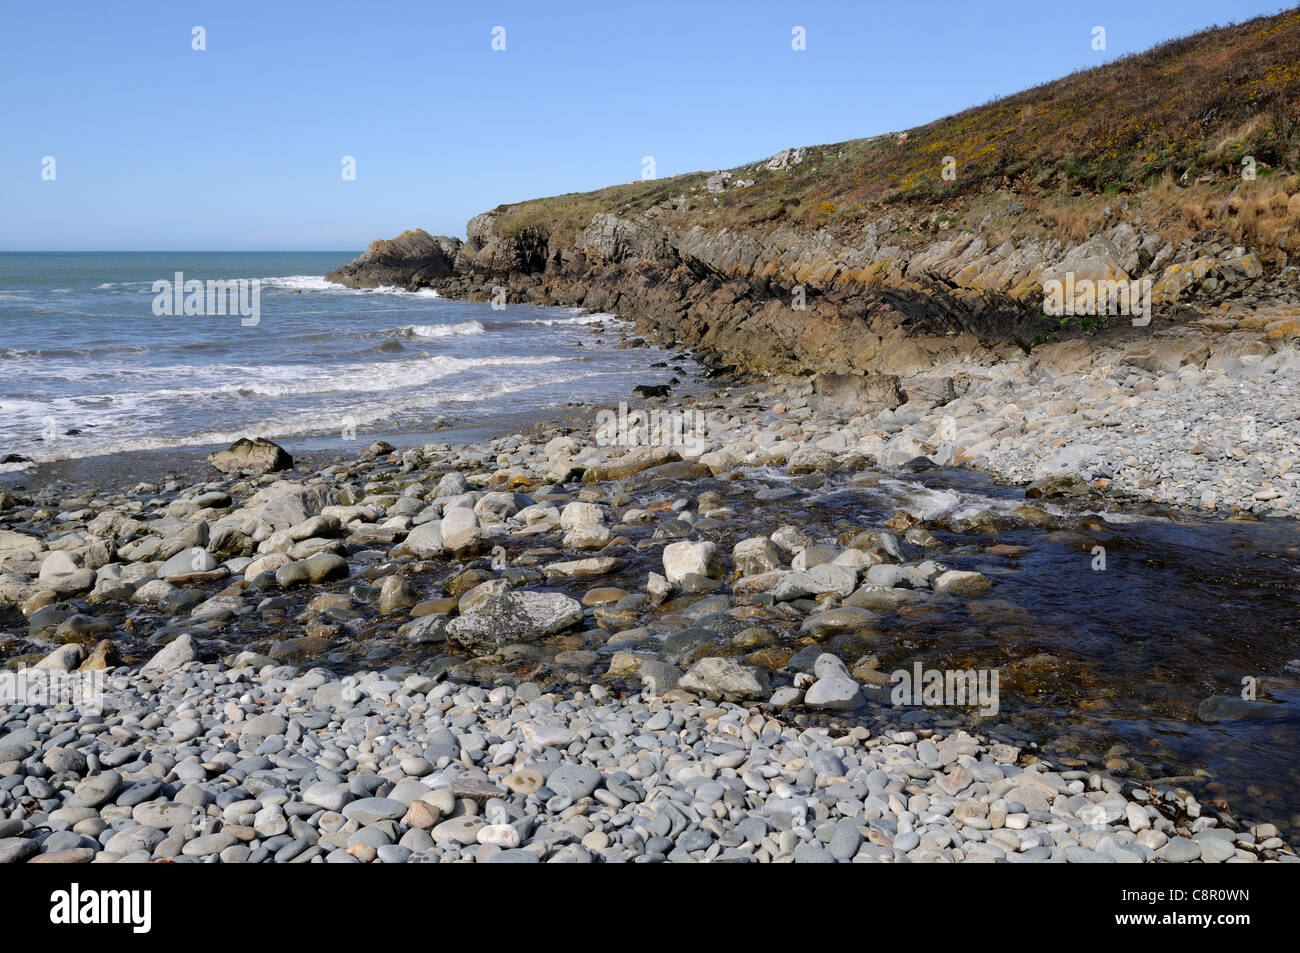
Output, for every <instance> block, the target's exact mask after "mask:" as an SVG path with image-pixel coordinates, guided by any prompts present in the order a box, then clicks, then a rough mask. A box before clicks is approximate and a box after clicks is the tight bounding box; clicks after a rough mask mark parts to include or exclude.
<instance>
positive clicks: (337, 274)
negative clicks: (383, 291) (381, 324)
mask: <svg viewBox="0 0 1300 953" xmlns="http://www.w3.org/2000/svg"><path fill="white" fill-rule="evenodd" d="M460 246H461V241H460V239H459V238H449V237H447V236H446V235H430V234H429V233H428V232H426V231H425V230H424V229H422V228H416V229H410V230H408V231H405V232H402V234H400V235H398V236H397V237H396V238H388V239H384V238H378V239H375V240H374V241H373V242H371V243H370V247H369V248H367V249H366V250H365V251H364V252H362V253H361V255H359V256H358V257H357V258H355V259H353V260H352V261H350V262H349V263H348V264H346V265H344V266H342V267H341V268H338V269H336V270H334V271H331V272H330V273H329V274H328V275H326V276H325V280H326V281H332V282H335V283H336V284H340V285H345V286H346V287H348V288H374V287H378V286H380V285H396V286H397V287H400V288H408V289H415V288H420V287H424V286H425V285H428V284H429V282H430V281H434V280H436V279H438V278H445V277H447V276H448V275H450V274H451V273H452V270H453V266H454V263H455V261H456V253H457V252H458V251H460Z"/></svg>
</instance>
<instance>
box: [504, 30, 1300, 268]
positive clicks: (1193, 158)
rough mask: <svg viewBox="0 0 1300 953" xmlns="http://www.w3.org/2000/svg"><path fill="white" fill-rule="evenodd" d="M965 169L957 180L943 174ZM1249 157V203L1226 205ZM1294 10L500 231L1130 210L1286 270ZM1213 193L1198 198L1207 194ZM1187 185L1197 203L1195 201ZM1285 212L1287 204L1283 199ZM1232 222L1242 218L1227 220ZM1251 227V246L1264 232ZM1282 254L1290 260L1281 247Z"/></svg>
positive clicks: (914, 222) (537, 215)
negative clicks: (1245, 246)
mask: <svg viewBox="0 0 1300 953" xmlns="http://www.w3.org/2000/svg"><path fill="white" fill-rule="evenodd" d="M949 156H951V157H952V158H953V159H955V160H956V169H957V177H956V179H955V181H948V180H945V179H944V178H943V177H942V175H941V171H942V168H943V165H944V162H945V158H946V157H949ZM1246 156H1253V157H1254V159H1255V161H1256V163H1257V170H1258V176H1259V179H1258V181H1257V182H1256V183H1254V184H1253V185H1254V186H1255V187H1257V189H1258V195H1257V196H1255V197H1254V198H1253V199H1252V198H1251V197H1249V196H1247V197H1246V198H1244V199H1243V198H1241V197H1237V198H1236V199H1235V207H1233V208H1229V207H1228V206H1227V205H1226V204H1225V203H1226V201H1227V199H1228V196H1229V194H1230V193H1231V192H1232V190H1233V189H1234V188H1235V187H1236V186H1238V185H1240V184H1241V175H1240V172H1241V163H1242V159H1243V158H1244V157H1246ZM1298 168H1300V10H1296V9H1293V10H1290V11H1287V12H1285V13H1282V14H1278V15H1276V16H1273V17H1265V18H1260V19H1256V20H1252V21H1249V22H1247V23H1244V24H1240V25H1237V26H1231V27H1224V28H1214V29H1210V30H1205V31H1203V32H1201V33H1197V34H1194V35H1192V36H1188V37H1185V38H1183V39H1179V40H1174V41H1171V42H1169V43H1165V44H1163V45H1161V46H1159V47H1156V48H1154V49H1152V50H1149V51H1147V52H1145V53H1141V54H1137V55H1134V56H1130V57H1127V58H1125V59H1122V60H1119V61H1117V62H1114V63H1111V64H1108V65H1106V66H1101V67H1098V68H1096V69H1090V70H1085V71H1081V72H1078V73H1074V74H1072V75H1070V76H1067V77H1065V78H1063V79H1059V80H1056V81H1054V82H1051V83H1047V84H1044V85H1042V86H1039V87H1036V88H1034V89H1029V90H1025V91H1024V92H1021V93H1017V94H1016V95H1014V96H1010V97H1007V98H1005V99H1001V100H997V101H996V102H992V103H989V104H986V105H983V106H977V107H975V108H972V109H967V110H965V111H963V112H960V113H958V114H956V115H954V116H949V117H947V118H945V119H940V120H938V121H936V122H932V123H930V124H928V125H926V126H922V127H920V128H917V129H911V130H908V131H907V133H906V136H905V138H904V137H903V136H902V135H901V134H891V135H888V136H877V137H874V138H870V139H855V140H851V141H849V142H843V143H838V144H833V145H823V146H813V147H811V148H809V149H808V150H807V154H806V156H805V158H804V160H803V162H802V163H800V164H799V165H797V166H794V167H792V168H790V169H788V170H783V171H770V170H767V169H765V168H763V167H762V164H761V163H756V164H754V165H750V166H744V167H742V168H740V169H737V170H734V171H735V173H736V176H737V178H741V179H746V180H750V179H752V180H753V181H754V184H753V185H752V186H750V187H748V188H729V189H727V191H726V192H725V193H724V194H722V195H713V194H709V193H708V192H707V191H706V190H705V187H704V182H705V179H706V178H707V173H703V172H698V173H691V174H688V175H680V176H676V177H673V178H669V179H657V180H650V181H647V182H635V183H631V184H627V185H617V186H612V187H610V188H605V189H600V190H597V191H594V192H585V193H571V194H568V195H560V196H555V197H551V198H544V199H535V200H532V201H529V202H522V203H519V204H516V205H510V206H503V207H502V208H501V209H500V210H499V211H500V218H499V221H498V229H499V230H500V232H501V233H502V234H506V235H509V234H514V233H517V232H518V231H519V230H521V229H523V228H526V227H529V226H540V227H542V228H544V229H545V230H546V231H547V232H548V233H549V234H550V235H551V237H552V239H553V240H555V241H558V242H561V243H564V244H568V243H571V242H572V240H573V238H574V237H575V236H576V235H577V234H578V233H579V232H580V231H581V230H582V229H583V228H585V227H586V226H587V224H588V223H589V222H590V221H591V218H592V216H593V215H594V214H596V213H597V212H605V211H608V212H615V213H618V214H628V213H631V212H635V211H639V210H643V209H646V208H649V207H651V206H653V205H656V204H659V203H660V202H663V201H664V200H665V199H668V198H670V197H673V196H685V197H686V199H687V202H686V205H685V208H684V210H683V211H681V212H679V213H676V216H677V220H676V224H679V225H682V226H690V225H693V224H701V225H704V226H705V227H706V228H708V229H709V230H711V231H714V230H717V229H720V228H722V227H729V228H737V229H751V228H767V227H772V226H774V225H777V224H788V225H792V226H795V227H799V228H802V229H811V228H820V227H825V228H828V229H830V230H832V231H833V232H837V233H841V234H842V235H843V236H844V237H851V236H852V234H853V232H854V231H855V230H858V229H860V228H861V226H862V225H863V224H864V223H865V222H867V221H870V220H872V219H875V218H877V217H879V216H880V215H881V214H882V213H883V212H885V211H887V210H896V211H901V212H903V213H904V214H903V215H902V216H901V218H902V219H904V221H905V223H906V224H905V227H906V228H909V229H911V230H913V231H916V232H918V233H920V232H926V231H933V230H936V229H937V228H939V227H942V226H944V225H946V223H947V222H948V221H963V220H968V219H969V218H970V217H971V216H972V215H976V214H983V213H984V212H985V211H987V210H988V207H989V202H990V200H991V199H994V198H1001V199H1002V200H1003V207H1004V208H1005V204H1006V202H1008V201H1009V200H1010V199H1011V198H1015V199H1016V200H1017V201H1019V202H1020V203H1021V207H1022V208H1023V211H1022V212H1020V213H1019V215H1020V217H1019V218H1018V219H1013V222H1012V224H1016V223H1019V224H1020V225H1028V226H1030V227H1031V228H1033V227H1037V228H1039V229H1044V230H1055V231H1056V233H1058V234H1063V235H1064V236H1066V237H1071V238H1076V239H1077V238H1080V237H1083V235H1084V234H1086V233H1088V232H1089V231H1090V230H1091V229H1092V228H1093V227H1094V226H1095V225H1097V224H1098V223H1099V222H1100V220H1101V218H1102V216H1101V213H1100V207H1101V206H1102V205H1103V204H1104V203H1106V202H1109V201H1110V200H1111V197H1112V196H1115V195H1119V196H1121V197H1122V198H1124V200H1125V201H1126V204H1127V203H1128V202H1135V203H1137V204H1138V205H1140V206H1142V207H1144V208H1146V207H1148V206H1149V208H1150V212H1151V214H1150V216H1149V218H1150V219H1151V220H1152V221H1155V222H1160V223H1165V224H1173V225H1175V226H1178V227H1180V229H1181V233H1182V234H1183V235H1184V237H1185V236H1187V235H1191V234H1195V233H1199V232H1202V231H1205V230H1207V229H1214V228H1218V229H1219V230H1220V231H1222V232H1223V233H1224V234H1226V235H1227V237H1228V238H1229V239H1230V240H1233V241H1240V240H1243V239H1244V240H1247V241H1250V242H1251V244H1253V245H1256V246H1259V245H1260V244H1263V245H1265V246H1266V247H1263V248H1262V249H1261V251H1263V253H1264V257H1265V259H1266V261H1270V262H1271V263H1272V264H1280V263H1281V262H1282V261H1285V260H1286V257H1287V250H1288V249H1289V251H1290V255H1291V256H1292V257H1293V258H1294V257H1295V255H1296V254H1297V252H1298V251H1300V199H1298V198H1297V196H1300V178H1297V177H1296V176H1294V175H1291V176H1290V177H1288V176H1286V175H1278V174H1277V173H1279V172H1283V173H1286V172H1289V173H1294V172H1296V171H1297V169H1298ZM1198 178H1202V179H1206V181H1203V182H1200V183H1197V181H1196V180H1197V179H1198ZM1184 185H1190V186H1191V187H1190V188H1183V186H1184ZM1289 199H1290V203H1289V205H1288V200H1289ZM1094 219H1095V220H1094ZM1230 219H1233V220H1231V221H1230ZM1252 229H1253V232H1252ZM1279 242H1280V245H1279Z"/></svg>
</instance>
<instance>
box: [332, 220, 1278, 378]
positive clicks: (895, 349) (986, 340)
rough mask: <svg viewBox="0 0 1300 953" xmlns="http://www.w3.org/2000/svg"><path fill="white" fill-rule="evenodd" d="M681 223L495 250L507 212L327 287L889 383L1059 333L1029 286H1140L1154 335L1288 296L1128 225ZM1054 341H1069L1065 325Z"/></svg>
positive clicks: (643, 223)
mask: <svg viewBox="0 0 1300 953" xmlns="http://www.w3.org/2000/svg"><path fill="white" fill-rule="evenodd" d="M684 208H685V198H684V197H676V198H672V199H668V200H666V201H664V202H662V203H660V204H658V205H656V206H653V207H652V208H650V209H648V210H646V211H642V212H636V213H632V214H628V215H626V216H620V215H617V214H614V213H612V212H600V213H597V214H595V215H594V216H593V217H592V219H591V222H590V224H589V225H588V226H587V227H586V228H585V229H584V230H582V231H581V232H580V234H579V235H578V237H577V240H576V241H575V242H573V243H564V242H560V241H555V240H553V239H552V238H551V237H550V235H549V233H548V232H547V230H546V229H545V228H544V227H542V226H529V227H526V228H522V229H519V230H515V231H510V232H509V233H507V234H503V233H502V232H501V231H500V229H499V225H500V222H501V221H502V219H503V216H504V213H505V212H506V211H507V210H508V209H509V207H508V206H506V207H502V208H500V209H496V210H494V211H492V212H487V213H484V214H482V215H479V216H476V217H475V218H473V219H471V220H470V222H469V225H468V226H467V229H466V233H467V235H468V238H467V240H466V241H465V242H464V243H458V242H457V240H456V239H447V238H441V239H434V238H431V237H429V236H425V239H427V240H425V241H422V242H420V243H419V246H418V247H419V248H420V249H421V251H420V252H419V255H420V256H423V255H425V254H426V253H427V252H428V249H429V248H431V247H433V246H435V245H436V246H437V247H438V248H440V249H442V248H451V247H453V246H455V247H456V252H455V259H454V262H453V263H452V265H451V266H450V267H449V268H432V269H431V268H428V267H427V265H426V261H427V259H426V258H425V257H412V258H410V259H409V260H408V259H402V258H400V257H398V256H397V249H398V248H399V247H402V246H399V244H398V243H399V242H401V241H402V239H401V238H399V239H397V240H394V242H389V243H378V242H377V243H375V244H372V246H371V250H370V251H367V252H366V254H365V255H363V256H361V258H359V259H357V261H355V262H353V263H352V264H351V265H348V266H345V267H344V268H342V269H340V270H339V271H338V272H335V273H334V275H331V276H329V277H331V278H332V279H333V278H334V276H336V275H339V274H341V273H344V272H346V273H347V276H348V278H349V280H351V281H354V282H362V281H363V280H366V279H369V280H370V282H371V283H374V284H380V283H386V284H401V285H403V286H406V287H412V286H415V285H421V284H428V285H431V286H433V287H436V288H437V289H438V290H439V291H440V292H441V293H442V294H444V295H446V296H448V297H464V298H469V299H474V300H482V299H484V298H487V297H489V296H491V295H493V294H499V293H500V290H498V289H504V292H505V294H506V297H507V299H508V300H510V301H518V302H528V303H533V304H551V305H566V306H575V307H584V308H588V309H590V310H593V311H607V312H612V313H616V314H618V315H620V316H621V317H624V318H627V319H630V320H635V321H636V322H637V324H638V327H639V330H640V331H641V332H642V333H643V334H644V335H646V336H647V337H649V338H651V339H653V340H654V341H656V342H657V343H662V344H677V345H680V346H687V347H691V348H693V349H695V351H696V352H697V354H698V355H699V356H701V357H702V358H704V360H705V361H706V362H707V361H714V362H716V363H720V364H739V365H742V366H744V367H746V368H748V369H753V370H774V371H783V372H801V371H807V370H814V371H821V372H830V373H857V374H862V373H870V374H895V375H899V376H902V377H910V376H913V375H915V374H917V373H918V372H921V371H923V370H925V369H926V368H928V367H930V366H932V365H934V364H936V363H940V362H942V361H945V360H948V359H950V358H953V357H957V356H967V355H972V354H973V355H975V356H988V355H990V354H993V355H996V354H997V353H998V352H999V351H1006V350H1007V349H1011V350H1013V351H1014V350H1016V349H1021V348H1023V349H1028V348H1029V347H1030V346H1032V344H1034V343H1038V342H1041V341H1043V340H1049V339H1051V338H1053V337H1055V336H1057V335H1060V334H1062V331H1063V322H1062V320H1061V318H1060V317H1059V316H1053V315H1050V314H1046V313H1045V312H1044V300H1045V296H1044V284H1045V283H1047V282H1051V281H1054V280H1055V281H1062V282H1068V284H1067V288H1066V292H1065V293H1066V294H1067V295H1068V296H1069V299H1068V301H1069V303H1072V304H1073V303H1075V302H1077V301H1078V300H1080V299H1079V297H1078V295H1079V292H1078V291H1077V290H1076V289H1077V288H1078V287H1081V286H1080V285H1078V283H1079V282H1082V281H1084V280H1087V281H1107V280H1111V281H1139V280H1142V279H1148V280H1149V281H1150V288H1151V293H1150V302H1151V306H1152V308H1151V314H1152V317H1153V319H1154V322H1155V324H1156V326H1161V325H1168V324H1170V323H1171V322H1172V321H1174V320H1181V319H1182V318H1183V317H1185V316H1186V313H1187V312H1191V313H1193V314H1197V313H1208V312H1210V311H1212V310H1213V309H1216V308H1218V307H1219V306H1220V305H1223V304H1225V303H1227V304H1229V305H1244V306H1249V305H1251V304H1252V303H1255V302H1265V301H1267V302H1276V301H1286V300H1292V299H1296V298H1297V296H1298V295H1300V269H1297V268H1296V266H1294V265H1290V266H1288V267H1286V268H1284V269H1283V270H1282V271H1281V272H1280V273H1275V274H1272V275H1266V274H1265V273H1264V269H1263V268H1262V266H1261V264H1260V261H1259V259H1258V258H1257V257H1256V256H1254V255H1253V254H1252V253H1251V252H1250V251H1249V250H1248V249H1245V248H1241V247H1233V248H1225V247H1222V246H1221V245H1219V244H1216V243H1215V242H1214V241H1213V239H1206V240H1205V241H1204V242H1202V243H1199V244H1198V243H1196V242H1193V241H1191V240H1185V241H1182V242H1180V243H1178V244H1175V243H1174V242H1173V241H1171V240H1168V239H1166V238H1164V237H1163V236H1162V235H1161V234H1160V233H1159V232H1158V231H1156V230H1151V231H1143V230H1142V229H1140V228H1139V227H1137V226H1135V225H1134V224H1132V223H1129V222H1120V223H1119V224H1115V225H1113V226H1111V227H1108V228H1106V229H1105V230H1104V231H1103V232H1100V233H1098V234H1096V235H1093V236H1090V237H1089V238H1088V239H1087V240H1085V241H1082V242H1078V243H1074V244H1067V243H1065V242H1062V241H1059V240H1056V239H1052V238H1045V237H1041V236H1026V237H1023V238H1019V239H1014V240H1013V239H1001V240H999V239H997V238H996V237H995V236H996V234H997V233H996V230H995V229H994V227H993V226H994V225H995V224H996V223H992V222H989V221H984V222H981V223H980V224H979V225H978V226H977V227H973V228H971V229H968V230H964V231H960V232H958V233H956V234H953V235H951V236H944V237H941V238H938V239H937V240H934V239H931V238H926V237H921V238H918V237H917V229H916V227H915V223H912V222H907V221H905V220H904V213H903V212H890V213H888V214H885V215H883V216H881V217H880V218H878V219H877V220H875V221H873V222H872V223H871V224H870V225H869V226H868V227H866V228H865V229H863V230H862V232H861V233H860V234H857V235H855V236H852V237H851V238H850V237H846V236H844V235H836V234H832V233H831V232H829V231H826V230H817V231H814V232H811V233H808V232H804V231H800V230H797V229H795V228H792V227H790V226H789V225H786V224H777V225H775V226H773V227H772V228H771V229H770V230H768V231H762V232H755V231H750V232H735V231H729V230H727V229H721V230H718V231H708V230H706V229H705V228H703V227H702V226H700V225H698V224H694V225H693V224H690V222H689V217H688V216H686V215H685V214H684V212H683V209H684ZM407 234H408V235H410V234H412V233H407ZM417 234H420V235H423V233H417ZM938 234H940V235H941V234H942V233H938ZM403 238H405V236H403ZM378 246H383V249H384V250H383V251H382V252H377V251H376V248H377V247H378ZM390 246H391V247H390ZM381 261H382V262H383V263H384V264H383V265H382V267H381V266H380V265H379V264H378V262H381ZM1080 323H1081V324H1082V323H1084V322H1080ZM1086 323H1087V324H1090V325H1091V324H1094V323H1099V324H1100V325H1101V326H1107V325H1108V326H1109V329H1110V330H1111V331H1112V332H1114V333H1124V332H1125V331H1128V330H1129V329H1131V328H1132V327H1133V321H1132V320H1131V317H1130V315H1128V314H1125V315H1123V316H1120V317H1109V318H1107V319H1105V320H1103V321H1102V322H1091V321H1090V322H1086ZM1064 325H1065V327H1064V330H1065V331H1066V332H1067V333H1068V332H1069V331H1070V330H1071V326H1070V322H1069V321H1066V322H1064ZM1144 333H1145V332H1144ZM1283 333H1286V334H1291V333H1293V332H1287V331H1285V329H1284V331H1283Z"/></svg>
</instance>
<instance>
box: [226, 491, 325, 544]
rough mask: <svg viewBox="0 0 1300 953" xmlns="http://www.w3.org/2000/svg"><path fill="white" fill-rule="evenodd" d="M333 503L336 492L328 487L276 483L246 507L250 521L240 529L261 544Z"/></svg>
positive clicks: (254, 497)
mask: <svg viewBox="0 0 1300 953" xmlns="http://www.w3.org/2000/svg"><path fill="white" fill-rule="evenodd" d="M333 502H334V491H333V490H331V489H330V488H329V487H327V486H323V485H312V486H304V485H302V484H299V483H288V482H283V481H282V482H279V483H274V484H272V485H271V486H268V487H265V488H263V489H261V490H258V491H257V492H256V493H254V494H253V495H252V496H251V497H249V499H248V502H247V503H245V504H244V509H245V510H247V511H250V512H249V518H248V519H247V520H246V521H245V522H244V524H243V526H242V527H241V529H242V531H243V532H244V533H247V534H249V535H250V536H253V537H254V538H255V539H256V540H257V541H258V542H261V541H262V540H264V539H266V537H267V536H269V535H270V534H271V533H273V532H275V531H276V530H287V529H289V528H290V527H293V526H297V525H298V524H299V523H304V522H306V521H307V519H308V518H310V517H312V516H317V515H319V514H320V512H321V511H322V510H323V509H324V508H325V507H327V506H329V505H330V504H331V503H333Z"/></svg>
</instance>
